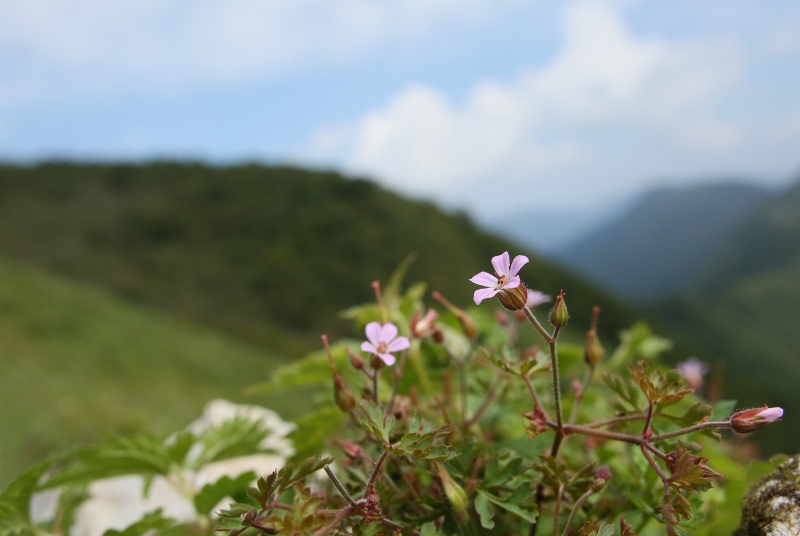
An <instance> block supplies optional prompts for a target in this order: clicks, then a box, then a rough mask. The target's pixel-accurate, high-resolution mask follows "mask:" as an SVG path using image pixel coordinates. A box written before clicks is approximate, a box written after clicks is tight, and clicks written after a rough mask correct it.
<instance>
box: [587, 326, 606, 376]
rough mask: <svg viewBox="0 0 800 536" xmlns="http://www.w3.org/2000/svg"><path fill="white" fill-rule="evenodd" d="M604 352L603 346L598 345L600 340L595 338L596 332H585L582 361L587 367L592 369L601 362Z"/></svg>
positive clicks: (592, 330) (591, 330)
mask: <svg viewBox="0 0 800 536" xmlns="http://www.w3.org/2000/svg"><path fill="white" fill-rule="evenodd" d="M604 355H605V351H604V350H603V345H602V344H600V338H599V337H598V336H597V331H596V330H594V329H590V330H589V331H587V332H586V346H585V347H584V349H583V360H584V361H585V362H586V364H587V365H589V366H590V367H592V368H594V367H596V366H597V364H598V363H600V362H601V361H602V360H603V356H604Z"/></svg>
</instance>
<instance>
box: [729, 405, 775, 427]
mask: <svg viewBox="0 0 800 536" xmlns="http://www.w3.org/2000/svg"><path fill="white" fill-rule="evenodd" d="M781 417H783V409H782V408H768V407H767V406H764V407H763V408H755V409H748V410H745V411H740V412H739V413H735V414H734V415H733V416H732V417H731V428H733V431H734V432H739V433H740V434H749V433H750V432H755V431H756V430H758V429H759V428H764V427H765V426H767V425H768V424H772V423H774V422H778V421H780V420H781Z"/></svg>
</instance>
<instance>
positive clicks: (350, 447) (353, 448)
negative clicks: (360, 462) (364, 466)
mask: <svg viewBox="0 0 800 536" xmlns="http://www.w3.org/2000/svg"><path fill="white" fill-rule="evenodd" d="M339 446H340V447H342V451H343V452H344V453H345V455H347V457H348V458H353V459H357V458H360V457H361V454H362V453H363V452H364V449H362V448H361V445H356V444H355V443H351V442H349V441H341V442H339Z"/></svg>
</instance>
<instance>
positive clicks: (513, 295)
mask: <svg viewBox="0 0 800 536" xmlns="http://www.w3.org/2000/svg"><path fill="white" fill-rule="evenodd" d="M497 299H498V300H500V303H501V304H502V306H503V307H505V308H506V309H508V310H509V311H520V310H522V308H523V307H525V303H526V302H527V301H528V289H526V288H525V285H522V284H519V285H517V286H516V287H514V288H506V289H503V290H501V291H500V292H499V293H498V294H497Z"/></svg>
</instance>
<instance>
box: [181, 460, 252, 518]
mask: <svg viewBox="0 0 800 536" xmlns="http://www.w3.org/2000/svg"><path fill="white" fill-rule="evenodd" d="M255 478H256V474H255V473H254V472H253V471H248V472H246V473H243V474H241V475H239V476H237V477H236V478H231V477H229V476H223V477H222V478H220V479H219V480H217V481H216V482H213V483H209V484H206V485H205V486H203V488H202V489H201V490H200V491H199V492H197V494H196V495H195V496H194V507H195V510H197V513H199V514H202V515H208V514H209V513H210V512H211V509H212V508H214V507H215V506H216V505H217V504H218V503H219V502H220V501H221V500H222V499H224V498H225V497H228V496H230V495H233V494H235V493H236V492H239V491H242V490H244V489H245V488H247V485H248V484H249V483H250V482H252V481H253V480H255Z"/></svg>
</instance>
